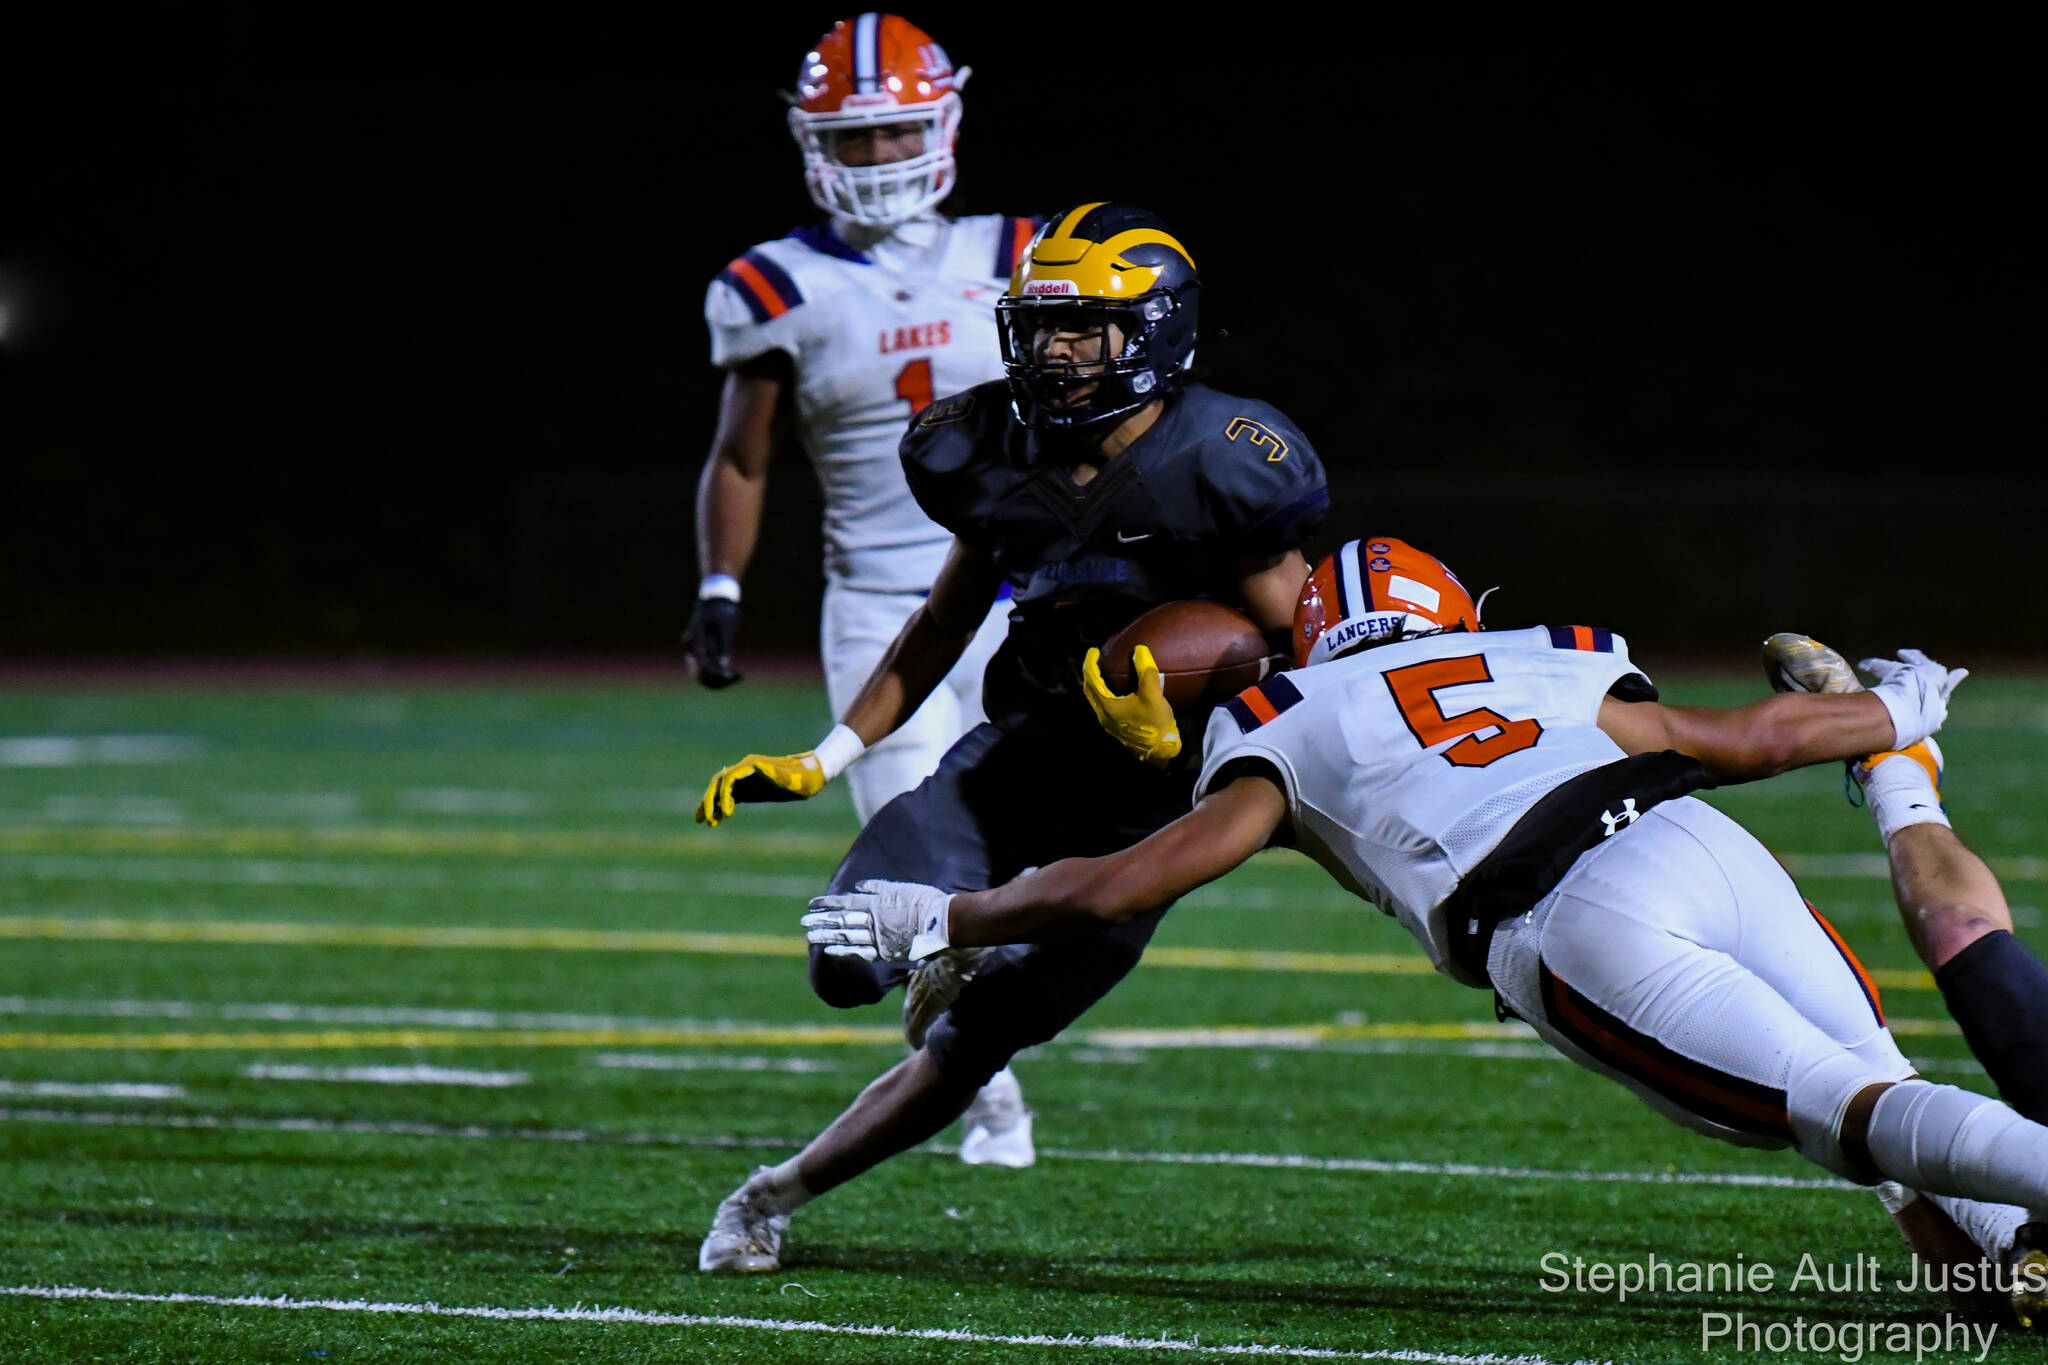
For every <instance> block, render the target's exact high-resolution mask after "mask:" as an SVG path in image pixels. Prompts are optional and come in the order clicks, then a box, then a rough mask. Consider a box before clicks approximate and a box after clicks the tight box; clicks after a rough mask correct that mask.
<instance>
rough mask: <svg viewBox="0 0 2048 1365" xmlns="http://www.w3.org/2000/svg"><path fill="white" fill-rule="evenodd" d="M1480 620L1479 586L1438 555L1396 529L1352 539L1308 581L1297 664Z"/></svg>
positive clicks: (1298, 620) (1301, 603)
mask: <svg viewBox="0 0 2048 1365" xmlns="http://www.w3.org/2000/svg"><path fill="white" fill-rule="evenodd" d="M1479 628H1480V627H1479V607H1478V605H1477V604H1476V603H1474V602H1473V600H1472V594H1471V593H1469V592H1466V591H1465V585H1464V584H1463V583H1460V582H1459V581H1458V576H1457V575H1456V574H1454V573H1452V572H1451V571H1450V570H1449V569H1447V568H1445V567H1444V563H1443V561H1442V560H1440V559H1438V558H1437V557H1436V556H1435V555H1431V554H1424V553H1423V552H1422V551H1421V550H1418V549H1416V548H1415V547H1414V546H1413V545H1410V544H1409V543H1408V542H1407V541H1405V540H1395V539H1393V538H1392V537H1391V536H1374V537H1372V538H1371V539H1368V540H1350V541H1346V542H1345V543H1344V544H1343V545H1342V546H1341V547H1339V549H1338V550H1337V553H1335V554H1333V555H1331V556H1329V557H1328V558H1327V559H1325V560H1323V562H1322V563H1320V564H1318V565H1316V567H1315V571H1314V572H1313V573H1311V574H1309V576H1308V581H1307V582H1305V583H1303V584H1302V585H1301V597H1300V599H1299V600H1298V601H1297V602H1296V603H1295V605H1294V666H1295V667H1296V668H1308V667H1310V666H1311V665H1314V664H1320V663H1328V662H1329V661H1330V660H1331V659H1337V658H1341V657H1343V656H1344V655H1346V654H1350V653H1352V652H1354V651H1356V650H1360V649H1364V648H1365V647H1367V646H1368V645H1384V644H1389V643H1391V642H1393V641H1395V640H1409V639H1413V638H1414V637H1415V636H1418V635H1435V634H1437V633H1438V632H1440V631H1446V630H1478V629H1479Z"/></svg>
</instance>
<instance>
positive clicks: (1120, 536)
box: [1116, 531, 1152, 545]
mask: <svg viewBox="0 0 2048 1365" xmlns="http://www.w3.org/2000/svg"><path fill="white" fill-rule="evenodd" d="M1116 538H1117V543H1118V544H1121V545H1134V544H1136V543H1137V542H1138V541H1141V540H1150V539H1152V532H1150V531H1142V532H1140V533H1139V534H1137V535H1135V536H1133V535H1126V534H1124V533H1123V532H1122V531H1118V532H1117V533H1116Z"/></svg>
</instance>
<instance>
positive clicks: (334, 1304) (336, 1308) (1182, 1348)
mask: <svg viewBox="0 0 2048 1365" xmlns="http://www.w3.org/2000/svg"><path fill="white" fill-rule="evenodd" d="M0 1295H6V1296H8V1297H10V1298H24V1299H90V1300H95V1301H98V1302H103V1303H162V1304H201V1305H205V1306H207V1307H213V1308H273V1309H285V1310H299V1311H303V1310H307V1309H311V1310H314V1311H318V1312H326V1313H372V1314H381V1315H384V1316H405V1317H433V1318H486V1319H490V1320H493V1321H498V1322H601V1323H614V1322H630V1323H639V1324H642V1325H644V1326H649V1327H734V1328H744V1329H750V1330H753V1331H759V1332H803V1333H809V1334H813V1335H821V1336H852V1337H881V1338H894V1339H897V1340H902V1341H945V1342H959V1343H964V1344H971V1345H989V1346H1045V1347H1054V1348H1065V1349H1079V1350H1115V1351H1171V1352H1175V1353H1178V1354H1183V1355H1216V1356H1252V1357H1279V1358H1283V1359H1290V1360H1398V1361H1416V1362H1422V1363H1423V1365H1552V1362H1550V1361H1547V1360H1546V1359H1545V1358H1544V1357H1542V1356H1532V1355H1496V1354H1493V1353H1492V1352H1488V1353H1486V1354H1484V1355H1445V1354H1441V1353H1438V1352H1434V1351H1417V1350H1382V1351H1343V1350H1334V1349H1331V1348H1328V1347H1322V1346H1281V1345H1274V1344H1267V1343H1256V1344H1248V1345H1230V1344H1225V1345H1217V1344H1214V1343H1210V1344H1204V1343H1202V1342H1200V1341H1182V1340H1178V1339H1176V1338H1173V1337H1168V1336H1164V1335H1161V1336H1156V1337H1132V1336H1125V1335H1123V1334H1122V1333H1101V1332H1091V1333H1087V1334H1081V1333H1069V1334H1067V1335H1065V1336H1050V1335H1046V1334H1042V1333H1040V1334H1033V1335H1031V1336H1005V1335H1002V1334H1000V1333H994V1332H964V1331H959V1330H956V1329H954V1328H949V1327H891V1326H885V1325H880V1324H859V1323H840V1322H808V1321H800V1320H797V1319H794V1318H741V1317H730V1316H726V1315H723V1314H706V1313H654V1312H648V1311H646V1310H644V1309H639V1308H585V1307H582V1306H581V1305H578V1306H576V1307H572V1308H555V1307H552V1306H549V1307H543V1308H494V1307H489V1306H466V1305H454V1304H442V1303H377V1302H373V1301H371V1300H368V1299H294V1298H290V1297H288V1296H285V1295H279V1296H277V1297H275V1298H265V1297H262V1296H260V1295H253V1294H251V1295H244V1296H240V1297H235V1298H228V1297H224V1296H220V1295H214V1294H135V1293H128V1292H125V1291H122V1290H118V1289H87V1288H82V1287H79V1286H76V1285H26V1284H24V1285H5V1286H0ZM1574 1365H1590V1362H1585V1361H1579V1362H1574Z"/></svg>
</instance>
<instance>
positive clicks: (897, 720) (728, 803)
mask: <svg viewBox="0 0 2048 1365" xmlns="http://www.w3.org/2000/svg"><path fill="white" fill-rule="evenodd" d="M1002 583H1003V578H1002V575H1001V574H1000V573H999V572H998V571H997V570H996V566H995V562H994V561H993V560H991V559H990V558H989V557H988V556H987V555H985V554H983V553H982V552H981V551H979V550H977V549H975V548H973V547H972V546H970V545H968V544H966V543H965V542H963V541H960V540H957V539H956V540H955V541H954V542H953V549H952V551H951V552H950V553H949V554H948V555H947V556H946V562H945V564H944V566H943V567H941V568H940V570H939V576H938V578H937V580H936V581H934V582H933V584H932V591H931V596H930V597H928V598H926V599H925V603H924V605H923V606H921V607H919V608H918V609H917V610H916V611H914V612H912V613H911V614H910V619H909V620H908V621H905V622H904V623H903V629H902V630H901V631H900V632H898V633H897V636H896V639H895V641H894V642H893V643H891V644H890V646H889V652H888V653H886V654H884V655H883V656H882V661H881V662H880V663H878V664H876V665H875V671H874V672H873V673H871V674H869V675H868V680H867V682H866V683H864V684H862V686H861V689H860V693H859V695H857V696H856V697H854V699H853V705H852V706H850V707H848V708H847V712H846V714H845V715H844V716H842V717H841V718H840V721H839V724H837V725H835V726H833V727H832V730H831V732H830V733H829V734H827V735H826V736H825V737H824V738H823V739H821V740H819V741H818V745H817V747H816V748H814V749H808V750H805V751H804V752H803V753H800V754H784V755H781V756H779V757H778V756H773V755H768V754H748V755H747V756H746V757H745V758H742V759H741V760H740V761H739V762H737V763H729V764H727V765H726V766H725V767H723V768H720V769H719V770H718V771H717V772H716V773H713V774H712V776H711V782H710V784H709V785H708V786H706V787H705V788H704V799H703V800H702V801H699V802H698V803H697V823H698V824H700V825H716V824H717V823H718V822H719V821H721V820H723V819H725V818H726V817H727V816H729V815H731V814H732V813H733V811H734V810H735V809H736V808H737V807H738V806H739V805H740V804H741V803H743V802H752V801H801V800H803V799H804V798H806V797H810V796H816V795H817V794H818V793H819V792H821V791H823V790H824V789H825V784H826V783H827V782H830V781H831V780H832V779H833V778H835V777H837V776H838V775H839V774H840V773H841V772H843V771H844V770H845V768H846V765H847V764H849V763H851V762H853V760H855V759H856V758H859V757H860V756H861V755H862V754H863V753H866V752H867V749H868V746H869V745H871V744H874V743H877V742H879V741H880V740H881V739H882V738H883V737H884V736H886V735H889V734H891V733H893V732H894V731H895V730H896V728H897V727H898V726H900V725H902V724H903V722H904V721H906V720H908V719H910V717H911V716H912V715H913V714H914V713H915V712H916V711H917V708H918V707H920V706H922V705H923V704H924V699H925V698H926V697H928V696H930V695H931V692H932V689H933V688H934V687H937V686H938V685H939V681H940V679H942V678H944V677H945V676H946V674H947V672H948V671H950V670H951V669H952V667H953V665H954V664H956V663H958V662H960V656H961V655H962V654H964V653H966V651H967V646H968V643H969V642H970V641H972V640H973V639H974V633H975V632H976V631H977V630H979V629H980V628H981V622H982V618H983V617H985V616H987V615H988V609H989V608H990V607H991V606H993V605H995V600H996V593H997V591H998V590H999V589H1000V588H1001V587H1002Z"/></svg>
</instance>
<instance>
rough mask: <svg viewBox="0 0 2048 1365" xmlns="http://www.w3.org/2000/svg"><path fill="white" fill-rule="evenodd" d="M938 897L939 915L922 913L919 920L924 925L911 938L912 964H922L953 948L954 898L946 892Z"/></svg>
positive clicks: (942, 892)
mask: <svg viewBox="0 0 2048 1365" xmlns="http://www.w3.org/2000/svg"><path fill="white" fill-rule="evenodd" d="M938 896H939V909H938V913H937V914H935V915H934V914H931V913H930V912H924V913H921V914H920V915H919V919H920V920H922V921H923V923H922V924H921V925H920V926H919V928H918V931H917V932H916V933H914V934H912V935H911V936H910V960H911V961H912V962H922V961H923V960H924V959H925V958H928V957H930V956H931V955H932V954H933V953H942V952H944V951H946V949H948V948H950V947H952V946H953V897H952V896H951V895H949V894H948V893H946V892H944V891H941V892H939V893H938Z"/></svg>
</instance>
